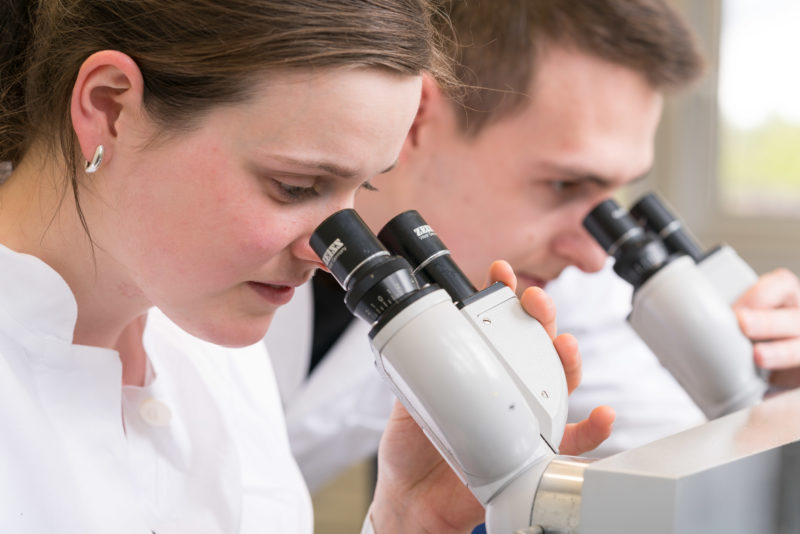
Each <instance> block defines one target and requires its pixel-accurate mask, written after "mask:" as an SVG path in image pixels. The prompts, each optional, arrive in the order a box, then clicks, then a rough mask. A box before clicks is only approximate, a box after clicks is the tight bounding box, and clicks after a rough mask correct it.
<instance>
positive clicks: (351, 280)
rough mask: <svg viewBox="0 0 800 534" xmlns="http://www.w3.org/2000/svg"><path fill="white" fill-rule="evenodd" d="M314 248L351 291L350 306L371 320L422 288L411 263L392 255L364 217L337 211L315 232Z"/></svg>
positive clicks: (312, 245)
mask: <svg viewBox="0 0 800 534" xmlns="http://www.w3.org/2000/svg"><path fill="white" fill-rule="evenodd" d="M310 242H311V248H312V249H313V250H314V252H315V253H316V254H317V256H319V257H320V259H321V260H322V262H323V263H324V264H325V266H326V267H327V268H328V269H330V271H331V274H333V277H334V278H336V280H337V281H338V282H339V284H340V285H341V286H342V287H343V288H344V289H345V291H346V292H347V293H346V295H345V299H344V302H345V304H346V305H347V309H349V310H350V312H351V313H353V314H355V315H356V316H358V317H360V318H361V319H364V320H365V321H367V322H368V323H374V322H376V321H377V320H378V319H379V318H380V316H381V315H382V314H383V313H384V312H386V311H387V310H388V309H389V308H390V307H391V306H392V305H394V304H395V303H396V302H398V301H399V300H401V299H403V298H404V297H406V296H407V295H409V294H410V293H413V292H415V291H417V290H418V289H419V286H418V284H417V282H416V280H415V278H414V274H413V273H412V269H411V266H410V265H409V263H408V262H407V261H406V260H405V259H403V258H400V257H398V256H392V255H391V254H389V252H388V251H387V250H386V249H385V248H384V247H383V245H382V244H381V243H380V241H378V239H377V238H376V237H375V235H374V234H373V233H372V231H371V230H370V229H369V227H368V226H367V225H366V223H364V221H363V220H362V219H361V217H359V216H358V214H357V213H356V212H355V211H354V210H352V209H346V210H342V211H339V212H336V213H334V214H333V215H331V216H330V217H328V218H327V219H325V221H323V222H322V224H320V225H319V226H318V227H317V229H316V230H315V231H314V233H313V234H312V235H311V241H310Z"/></svg>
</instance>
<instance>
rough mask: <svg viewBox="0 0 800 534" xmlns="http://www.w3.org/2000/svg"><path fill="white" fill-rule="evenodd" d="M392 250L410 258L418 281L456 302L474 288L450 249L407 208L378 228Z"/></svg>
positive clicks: (473, 292)
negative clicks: (436, 286) (446, 294)
mask: <svg viewBox="0 0 800 534" xmlns="http://www.w3.org/2000/svg"><path fill="white" fill-rule="evenodd" d="M378 239H380V241H381V242H382V243H383V244H385V245H386V248H388V249H389V251H390V252H391V253H392V254H397V255H399V256H403V257H404V258H406V259H408V261H409V262H411V265H412V266H413V267H414V273H415V274H416V275H417V279H418V280H419V282H420V283H421V284H423V285H424V284H436V285H438V286H439V287H441V288H442V289H444V290H445V291H447V293H448V294H449V295H450V298H452V299H453V300H454V301H455V302H456V303H461V302H463V300H464V299H466V298H467V297H470V296H472V295H474V294H475V293H476V292H477V289H475V286H473V285H472V283H471V282H470V281H469V279H468V278H467V277H466V275H465V274H464V273H463V272H462V271H461V269H459V268H458V266H457V265H456V263H455V262H454V261H453V258H452V256H451V255H450V251H449V250H448V249H447V247H446V246H445V245H444V243H443V242H442V240H441V239H439V236H438V235H436V232H434V230H433V229H432V228H431V227H430V226H429V225H428V223H427V222H425V220H424V219H423V218H422V216H421V215H420V214H419V213H418V212H416V211H414V210H409V211H405V212H403V213H401V214H400V215H397V216H396V217H394V218H393V219H392V220H391V221H389V222H388V223H386V226H384V227H383V229H382V230H381V231H380V232H378Z"/></svg>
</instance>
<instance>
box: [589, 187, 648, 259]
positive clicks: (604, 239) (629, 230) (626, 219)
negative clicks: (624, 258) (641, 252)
mask: <svg viewBox="0 0 800 534" xmlns="http://www.w3.org/2000/svg"><path fill="white" fill-rule="evenodd" d="M583 226H584V228H586V230H588V231H589V233H590V234H591V235H592V237H594V238H595V239H596V240H597V242H598V243H600V246H601V247H603V249H604V250H605V251H606V252H608V254H609V256H614V255H615V254H616V252H617V250H619V249H620V247H622V246H623V245H624V244H625V243H626V242H627V241H630V240H632V239H638V238H641V236H642V234H644V230H643V229H642V227H641V226H639V225H638V224H637V223H636V221H635V220H634V219H633V217H631V216H630V214H628V212H627V211H625V209H624V208H622V207H620V205H619V204H617V202H616V201H615V200H614V199H611V198H609V199H608V200H605V201H603V202H601V203H600V204H598V205H597V206H595V208H594V209H592V211H590V212H589V215H587V216H586V218H585V219H584V220H583Z"/></svg>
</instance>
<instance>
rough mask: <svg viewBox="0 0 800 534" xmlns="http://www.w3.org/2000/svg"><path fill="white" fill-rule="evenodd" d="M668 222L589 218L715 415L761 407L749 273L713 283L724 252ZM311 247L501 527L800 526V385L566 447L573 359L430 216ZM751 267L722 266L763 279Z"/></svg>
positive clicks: (358, 223)
mask: <svg viewBox="0 0 800 534" xmlns="http://www.w3.org/2000/svg"><path fill="white" fill-rule="evenodd" d="M662 207H663V206H662ZM651 208H652V206H649V207H648V206H647V204H644V209H643V210H637V211H642V212H646V211H648V210H651ZM655 211H656V212H657V213H661V215H663V214H664V211H658V210H655ZM654 221H655V222H653V223H650V224H654V225H655V226H654V227H655V228H658V227H659V226H660V227H661V230H660V231H659V233H661V238H659V237H657V235H656V234H655V233H654V231H653V230H648V229H646V228H645V226H640V225H639V224H638V223H637V222H636V221H634V220H633V218H632V217H631V216H630V215H629V214H628V213H627V212H625V210H622V209H621V208H619V206H618V205H616V204H615V203H613V202H611V203H609V202H606V203H603V204H601V205H600V206H598V208H597V209H596V210H595V211H593V213H592V214H590V217H589V218H588V219H587V222H586V224H587V226H589V227H590V232H592V234H593V235H595V237H597V238H598V239H599V240H600V241H601V243H602V244H603V245H604V247H605V248H606V250H607V251H609V253H610V254H611V255H613V256H614V257H615V258H617V262H616V265H615V269H617V273H619V274H620V275H621V276H622V277H623V278H625V279H626V280H628V281H629V282H631V283H632V284H633V285H634V288H635V293H634V306H633V308H634V311H633V313H632V314H631V317H630V320H631V324H633V325H634V328H635V329H636V330H637V331H638V332H639V333H640V334H641V335H642V336H643V337H644V338H645V341H647V342H648V344H650V346H651V347H653V348H654V349H657V350H655V352H656V354H657V355H658V356H659V358H660V359H661V361H662V362H664V364H665V366H667V367H668V368H669V369H670V370H672V371H673V373H675V374H676V376H678V377H679V381H681V382H682V383H683V384H684V387H687V389H689V391H690V394H693V396H694V398H695V400H696V401H697V402H698V404H700V405H701V407H703V408H704V410H705V411H706V413H707V414H708V415H709V416H710V417H715V416H717V415H720V414H723V413H728V412H732V411H733V410H735V409H736V407H738V406H746V405H753V404H755V403H757V402H758V401H759V400H760V398H761V394H762V393H763V391H764V387H765V385H764V383H763V382H762V381H761V380H760V379H759V378H758V377H757V376H756V375H755V372H754V366H753V363H752V357H751V351H752V347H751V346H750V343H749V341H748V340H747V339H745V338H744V336H743V335H742V333H741V332H740V331H739V329H738V324H737V323H736V319H735V317H734V316H733V313H732V311H731V310H730V306H729V302H730V299H733V298H735V297H734V296H732V295H733V294H734V293H736V291H739V292H741V291H743V290H744V288H745V287H747V286H748V285H749V282H747V281H744V280H743V281H740V286H739V289H738V290H736V291H734V290H729V293H726V294H727V295H728V296H727V297H725V296H723V295H722V294H720V292H719V291H720V290H719V289H717V288H716V286H715V284H714V283H712V281H710V280H709V279H708V278H707V276H715V277H717V279H718V280H717V281H721V280H722V279H723V276H722V275H720V274H716V275H713V274H704V272H705V271H704V268H702V264H703V263H704V262H706V261H708V260H709V259H711V256H713V252H712V253H711V254H697V255H696V256H691V255H687V253H686V252H685V251H682V250H680V249H679V247H686V246H691V244H692V243H691V241H689V238H688V235H686V234H681V233H676V231H677V230H680V228H678V227H677V225H676V224H672V223H670V224H672V225H671V226H670V224H666V225H664V224H661V223H663V221H661V223H659V222H658V220H657V219H654ZM643 224H644V223H643ZM667 227H669V230H665V228H667ZM681 236H683V237H681ZM668 237H669V239H667V238H668ZM681 241H686V242H684V243H680V242H681ZM665 242H666V243H669V246H671V247H674V248H673V249H672V250H670V249H668V248H667V247H668V245H667V244H665ZM676 242H677V244H676ZM687 243H688V245H687ZM311 246H312V248H313V249H314V251H315V252H316V253H317V255H318V256H319V257H320V258H321V259H322V261H323V262H324V263H325V265H326V266H327V267H328V269H329V270H330V271H331V273H332V274H333V276H334V277H335V278H336V280H337V281H338V282H339V283H340V284H341V285H342V287H344V289H345V291H346V296H345V304H346V305H347V307H348V309H349V310H350V311H351V312H352V313H353V314H354V315H356V316H358V317H359V318H361V319H362V320H364V321H366V322H368V323H369V324H370V325H372V329H371V331H370V333H369V337H370V340H371V344H372V347H373V352H374V354H375V366H376V367H377V370H378V372H379V373H380V374H381V375H382V376H383V378H384V379H385V380H386V381H387V382H388V384H389V385H390V386H391V388H392V389H393V390H394V392H395V394H396V395H397V398H398V399H399V400H400V401H401V402H402V403H403V405H404V406H405V407H406V409H407V410H408V411H409V413H410V414H411V415H412V417H414V419H415V420H416V422H417V423H418V424H419V425H420V427H421V428H422V430H423V431H424V432H425V434H426V435H427V437H428V438H429V439H430V441H431V442H432V443H433V444H434V446H435V447H436V448H437V449H438V451H439V452H440V454H441V455H442V456H443V457H444V458H445V460H446V461H447V462H448V464H449V465H450V467H451V468H452V469H453V470H454V472H455V473H456V474H457V475H458V476H459V477H460V478H461V480H462V482H463V483H464V484H465V485H466V486H467V487H469V488H470V490H471V491H472V492H473V494H474V495H475V496H476V497H477V498H478V500H479V501H480V502H481V503H482V504H483V505H484V506H485V508H486V527H487V531H488V533H489V534H545V533H546V534H607V533H609V532H614V533H617V534H640V533H641V532H649V533H651V534H678V533H680V534H723V533H724V534H729V533H730V532H780V533H783V532H787V533H788V532H797V531H798V529H800V510H798V509H797V507H796V502H797V498H798V496H800V485H798V484H797V483H796V481H797V480H798V479H800V418H797V417H787V415H786V414H794V413H796V412H797V406H798V405H800V389H798V390H796V391H794V392H789V393H786V394H783V395H778V396H776V397H773V398H771V399H768V400H767V401H765V402H763V403H760V404H758V405H756V406H753V407H751V408H747V409H743V410H740V411H737V412H736V413H730V414H729V415H727V416H725V417H720V418H718V419H716V420H713V421H710V422H708V423H705V424H703V425H700V426H698V427H695V428H692V429H688V430H686V431H684V432H682V433H679V434H676V435H674V436H668V437H666V438H663V439H661V440H657V441H655V442H653V443H650V444H647V445H644V446H642V447H638V448H636V449H632V450H630V451H626V452H623V453H620V454H617V455H614V456H612V457H609V458H605V459H602V460H596V461H595V460H588V459H583V458H573V457H568V456H561V455H558V454H557V447H558V444H559V443H560V441H561V437H562V435H563V433H564V427H565V423H566V416H567V385H566V379H565V377H564V373H563V369H562V366H561V362H560V360H559V358H558V354H557V353H556V351H555V349H554V347H553V344H552V341H551V340H550V338H549V336H548V335H547V333H546V332H545V331H544V328H543V327H542V325H540V324H539V323H538V322H537V321H536V320H534V319H533V318H532V317H530V316H529V315H528V314H527V313H526V312H525V311H524V310H523V309H522V306H521V305H520V303H519V301H518V299H517V298H516V296H515V295H514V293H513V292H512V291H511V290H510V289H509V288H507V287H505V286H504V285H502V284H495V285H492V286H490V287H488V288H487V289H484V290H483V291H477V290H476V289H475V288H474V287H473V286H472V284H471V283H470V282H469V280H468V279H467V278H466V276H464V274H463V273H462V272H461V271H460V269H459V268H458V266H457V265H456V264H455V262H454V261H453V259H452V257H451V255H450V252H449V251H448V250H447V248H446V247H445V246H444V244H443V243H442V241H441V240H440V239H439V237H438V236H437V235H436V233H435V231H434V230H433V229H432V228H431V227H430V226H429V225H428V224H427V223H425V221H424V220H423V219H422V218H421V217H420V216H419V214H418V213H416V212H414V211H409V212H405V213H402V214H400V215H398V216H397V217H395V218H394V219H392V221H390V222H389V223H388V224H387V225H386V226H385V227H384V228H383V229H382V230H381V232H379V234H378V236H375V235H374V234H373V233H372V232H371V231H370V230H369V228H368V227H367V226H366V225H365V224H364V222H363V221H362V220H361V219H360V218H359V217H358V215H357V214H356V213H355V212H354V211H353V210H343V211H340V212H337V213H335V214H334V215H332V216H331V217H329V218H328V219H326V220H325V221H324V222H323V223H322V224H321V225H320V226H319V227H318V228H317V229H316V231H315V232H314V234H313V235H312V237H311ZM719 251H725V252H723V254H722V255H721V256H719V258H723V259H724V258H725V257H727V258H728V259H730V258H731V253H732V251H731V250H729V249H725V248H723V249H719V250H718V251H716V252H719ZM695 252H697V251H695ZM716 261H719V262H720V263H721V264H726V262H725V261H722V260H719V259H718V260H716ZM738 261H740V262H741V260H738ZM712 263H713V262H712ZM734 263H736V262H734ZM742 265H744V266H745V267H746V264H744V262H741V264H739V265H738V266H737V265H734V266H733V267H726V266H725V265H723V266H722V267H720V266H717V267H716V269H722V268H723V267H724V268H725V270H726V272H727V273H728V274H726V275H725V276H726V278H725V279H726V280H728V279H731V280H733V279H735V278H737V275H736V273H737V272H738V275H739V276H742V277H743V278H746V276H744V275H748V272H747V271H748V269H745V268H742ZM727 269H730V271H728V270H727ZM712 271H713V269H711V270H709V271H708V272H712ZM729 283H730V284H733V282H729ZM723 285H726V284H720V286H723ZM726 287H727V288H729V287H730V286H726Z"/></svg>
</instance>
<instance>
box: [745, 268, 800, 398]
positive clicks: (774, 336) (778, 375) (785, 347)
mask: <svg viewBox="0 0 800 534" xmlns="http://www.w3.org/2000/svg"><path fill="white" fill-rule="evenodd" d="M733 309H734V311H735V312H736V316H737V318H738V319H739V326H740V327H741V329H742V332H744V334H745V335H746V336H747V337H749V338H750V339H751V340H753V342H754V343H753V357H754V358H755V362H756V365H758V366H759V367H761V368H763V369H768V370H770V371H772V372H771V374H770V382H772V383H773V384H775V385H777V386H780V387H797V386H800V281H798V279H797V276H795V275H794V274H793V273H792V272H790V271H788V270H786V269H777V270H775V271H772V272H770V273H767V274H765V275H763V276H761V277H760V278H759V279H758V282H756V283H755V284H754V285H753V286H752V287H751V288H750V289H748V290H747V291H746V292H745V293H744V294H743V295H742V296H741V297H739V299H738V300H737V301H736V303H734V305H733Z"/></svg>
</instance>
